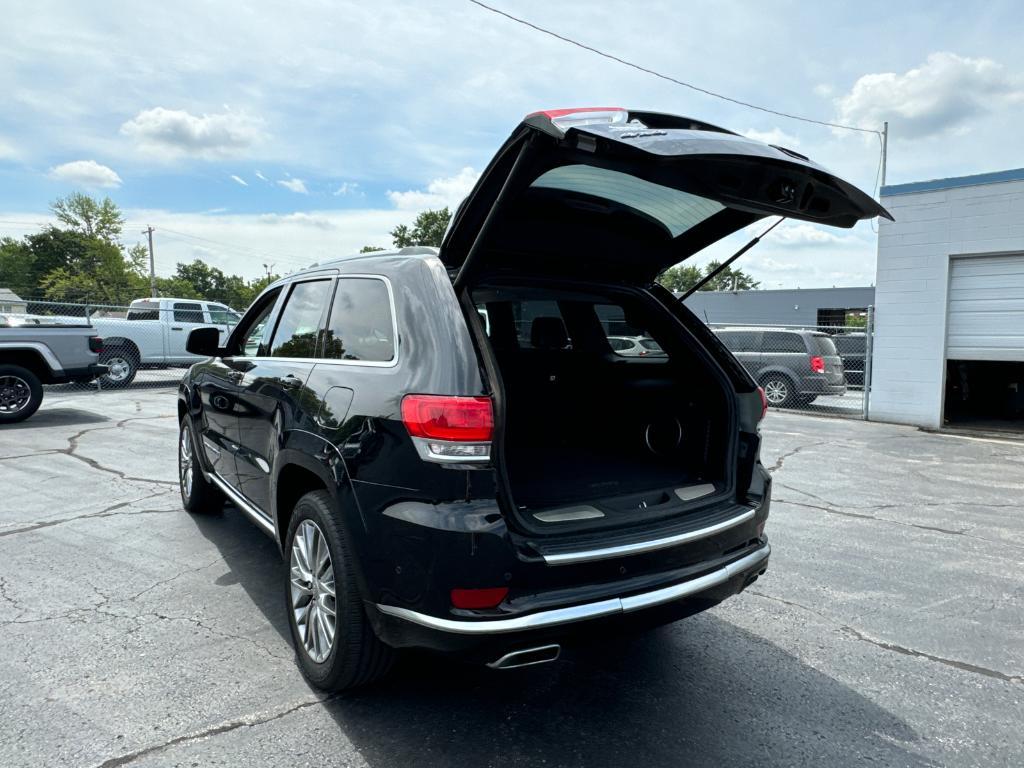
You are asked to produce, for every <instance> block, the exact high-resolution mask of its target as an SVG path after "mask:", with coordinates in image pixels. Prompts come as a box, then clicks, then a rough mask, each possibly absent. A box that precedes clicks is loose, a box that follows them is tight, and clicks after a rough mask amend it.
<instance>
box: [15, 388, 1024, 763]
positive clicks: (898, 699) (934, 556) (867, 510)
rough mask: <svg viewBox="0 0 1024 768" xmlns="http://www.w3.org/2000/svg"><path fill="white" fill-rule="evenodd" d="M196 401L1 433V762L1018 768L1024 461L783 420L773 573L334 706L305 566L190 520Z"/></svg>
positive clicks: (137, 401)
mask: <svg viewBox="0 0 1024 768" xmlns="http://www.w3.org/2000/svg"><path fill="white" fill-rule="evenodd" d="M174 397H175V395H174V390H173V389H172V388H171V387H169V386H167V385H157V386H154V387H151V388H137V389H133V390H129V391H124V392H116V391H115V392H102V393H98V394H97V393H94V392H74V391H70V392H51V393H50V394H49V395H48V398H47V400H46V402H44V404H43V407H42V409H41V410H40V412H39V413H38V414H37V415H36V416H35V417H34V418H33V419H31V420H29V421H28V422H25V423H24V424H21V425H17V426H13V427H4V428H0V765H2V766H4V767H5V768H14V767H15V766H33V767H37V766H58V765H59V766H107V767H108V768H110V767H112V766H132V767H133V768H137V767H141V766H204V767H205V766H236V765H237V766H248V767H251V766H262V765H274V766H304V765H317V766H319V765H352V766H375V767H376V768H384V767H386V766H409V765H430V766H448V765H450V766H460V767H465V766H474V767H476V766H588V767H594V766H597V767H600V766H616V768H620V767H621V766H624V765H627V766H629V765H636V766H641V765H643V766H674V767H677V766H689V765H693V766H715V765H722V766H755V765H756V766H846V765H865V764H871V765H884V766H932V765H943V766H945V765H949V766H974V765H986V766H1010V765H1020V764H1021V762H1022V755H1024V728H1022V724H1024V535H1022V534H1024V515H1022V514H1021V509H1020V498H1021V496H1022V492H1024V443H1020V442H1014V441H1012V440H987V439H971V438H969V437H962V436H955V437H954V436H946V435H935V434H928V433H924V432H920V431H917V430H914V429H911V428H908V427H898V426H891V425H882V424H870V423H863V422H859V421H854V420H848V419H832V418H817V417H813V416H805V415H797V414H792V413H773V414H770V415H769V417H768V419H767V420H766V422H765V425H764V435H765V443H764V450H763V452H762V457H763V460H764V463H765V465H766V466H769V467H771V470H772V472H773V474H774V476H775V499H774V501H773V504H772V517H771V519H770V521H769V526H768V532H769V535H770V537H771V540H772V545H773V548H774V550H773V555H772V562H771V566H770V568H769V570H768V573H767V574H766V575H765V576H764V577H762V578H761V579H760V580H759V581H758V582H757V583H756V584H754V585H753V586H752V587H751V588H750V589H748V590H747V591H746V592H745V593H743V594H742V595H740V596H738V597H735V598H733V599H732V600H730V601H727V602H726V603H724V604H722V605H720V606H719V607H717V608H715V609H713V610H711V611H709V612H707V613H705V614H702V615H699V616H696V617H693V618H690V619H687V620H685V621H683V622H680V623H677V624H675V625H672V626H669V627H665V628H662V629H659V630H657V631H654V632H653V633H650V634H648V635H645V636H642V637H638V638H634V639H631V640H624V639H617V640H609V639H607V638H601V637H595V638H594V641H593V644H592V645H590V646H588V647H586V648H582V649H576V650H572V651H570V652H568V653H567V654H566V655H565V656H564V657H563V660H561V661H559V662H557V663H555V664H549V665H543V666H539V667H533V668H527V669H522V670H514V671H506V672H497V671H492V670H488V669H486V668H478V667H472V666H466V665H463V664H459V663H457V662H454V661H446V660H440V659H437V658H433V657H429V656H425V655H410V656H408V657H407V658H405V659H404V660H403V661H402V663H401V664H400V666H399V668H398V669H396V671H395V672H394V674H393V675H392V676H391V677H390V678H389V679H387V680H386V681H385V682H383V683H382V684H380V685H378V686H376V687H374V688H372V689H370V690H366V691H362V692H359V693H356V694H352V695H346V696H335V697H325V696H324V695H322V694H320V693H318V692H316V691H315V690H313V689H311V688H310V687H309V686H308V685H307V684H306V683H305V682H304V681H303V679H302V677H301V675H300V674H299V672H298V670H297V668H296V666H295V664H294V661H293V651H292V647H291V644H290V641H289V639H288V630H287V621H286V617H285V609H284V597H283V583H284V578H285V568H284V566H283V564H282V562H281V561H280V559H279V557H278V554H277V550H276V548H275V546H274V544H273V543H272V542H271V541H270V540H269V539H268V538H266V537H265V536H264V535H263V534H262V533H260V532H259V531H258V530H256V529H255V528H254V527H253V526H252V525H251V524H249V523H248V522H247V521H246V519H245V518H244V517H243V516H242V515H241V513H239V512H238V511H237V510H234V509H233V508H230V507H229V508H227V510H226V511H225V512H224V514H223V515H222V516H218V517H210V518H194V517H191V516H190V515H188V514H187V513H185V512H184V511H182V509H181V506H180V500H179V497H178V491H177V482H176V466H175V447H176V446H175V438H176V434H177V425H176V423H175V400H174Z"/></svg>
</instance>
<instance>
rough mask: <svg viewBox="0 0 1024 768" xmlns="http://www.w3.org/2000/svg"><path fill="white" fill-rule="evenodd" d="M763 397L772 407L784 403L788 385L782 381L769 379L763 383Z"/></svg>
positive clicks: (787, 394)
mask: <svg viewBox="0 0 1024 768" xmlns="http://www.w3.org/2000/svg"><path fill="white" fill-rule="evenodd" d="M764 396H765V399H766V400H767V401H768V402H769V403H771V404H772V405H778V404H779V403H784V402H785V401H786V398H787V397H789V385H788V384H787V383H786V382H785V381H783V380H782V379H770V380H768V381H766V382H765V385H764Z"/></svg>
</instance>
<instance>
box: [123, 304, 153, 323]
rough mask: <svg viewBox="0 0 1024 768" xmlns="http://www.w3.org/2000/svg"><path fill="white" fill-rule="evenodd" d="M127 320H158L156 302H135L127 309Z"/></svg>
mask: <svg viewBox="0 0 1024 768" xmlns="http://www.w3.org/2000/svg"><path fill="white" fill-rule="evenodd" d="M128 319H129V320H159V319H160V304H159V302H156V301H137V302H134V303H133V304H132V305H131V306H130V307H129V308H128Z"/></svg>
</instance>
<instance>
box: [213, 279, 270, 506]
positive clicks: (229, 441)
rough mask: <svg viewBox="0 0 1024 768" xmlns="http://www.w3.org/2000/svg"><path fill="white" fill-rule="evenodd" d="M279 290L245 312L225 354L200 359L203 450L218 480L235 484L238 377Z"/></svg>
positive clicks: (254, 351) (257, 348)
mask: <svg viewBox="0 0 1024 768" xmlns="http://www.w3.org/2000/svg"><path fill="white" fill-rule="evenodd" d="M279 294H280V291H279V290H278V291H271V292H268V293H267V294H264V295H263V296H262V297H260V299H259V301H258V302H257V303H256V304H254V305H253V306H252V308H251V309H250V310H249V311H248V312H246V314H245V317H244V318H242V320H241V321H240V323H239V326H238V328H237V329H236V331H235V332H234V333H233V334H232V336H231V338H230V339H229V340H228V344H227V349H226V354H225V356H223V357H215V358H213V359H211V360H209V361H208V362H205V363H201V364H200V366H199V368H200V370H201V374H200V375H199V376H198V377H197V384H196V389H197V390H198V392H199V397H200V400H201V402H202V414H203V415H202V422H201V430H202V438H203V451H204V453H205V454H206V456H207V458H208V460H209V462H210V465H211V466H212V467H213V470H214V471H215V472H216V473H217V474H218V475H219V476H220V478H221V480H223V481H224V482H226V483H228V484H229V485H231V486H233V487H235V488H238V471H237V468H236V464H235V454H236V453H237V451H238V447H239V433H238V425H239V418H238V417H239V413H240V410H241V407H242V404H241V403H240V401H239V392H240V385H241V382H242V379H243V378H244V374H245V372H246V371H247V370H249V369H251V367H252V358H255V357H257V356H258V355H259V354H260V352H261V345H263V343H264V341H265V337H266V336H269V333H268V332H267V321H268V319H269V318H270V316H271V314H272V312H273V309H274V305H275V303H276V302H277V299H278V295H279Z"/></svg>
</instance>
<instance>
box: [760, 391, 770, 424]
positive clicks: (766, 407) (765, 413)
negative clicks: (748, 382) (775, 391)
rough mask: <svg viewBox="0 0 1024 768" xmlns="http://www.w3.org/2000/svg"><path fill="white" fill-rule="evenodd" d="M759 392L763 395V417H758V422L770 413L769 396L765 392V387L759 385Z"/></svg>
mask: <svg viewBox="0 0 1024 768" xmlns="http://www.w3.org/2000/svg"><path fill="white" fill-rule="evenodd" d="M757 394H759V395H760V396H761V418H759V419H758V422H761V421H764V417H765V416H766V415H767V414H768V396H767V395H766V394H765V393H764V387H758V388H757Z"/></svg>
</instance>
